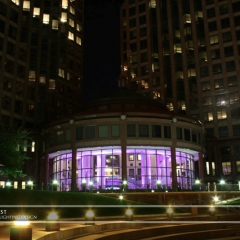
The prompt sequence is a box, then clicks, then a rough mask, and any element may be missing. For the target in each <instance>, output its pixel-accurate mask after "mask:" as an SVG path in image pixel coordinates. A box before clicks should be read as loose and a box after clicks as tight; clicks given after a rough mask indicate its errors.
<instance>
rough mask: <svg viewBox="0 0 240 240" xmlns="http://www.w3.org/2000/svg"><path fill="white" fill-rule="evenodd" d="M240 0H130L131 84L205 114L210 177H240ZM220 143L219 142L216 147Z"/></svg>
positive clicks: (127, 63)
mask: <svg viewBox="0 0 240 240" xmlns="http://www.w3.org/2000/svg"><path fill="white" fill-rule="evenodd" d="M239 19H240V1H239V0H231V1H222V0H201V1H197V0H196V1H190V0H186V1H185V0H180V1H179V0H173V1H168V0H159V1H158V0H125V1H124V3H123V4H122V6H121V23H120V24H121V26H120V28H121V72H122V74H123V75H125V76H126V77H127V78H128V81H129V88H130V89H134V90H135V91H137V92H139V93H142V94H144V95H147V96H149V97H151V98H153V99H161V100H163V101H164V102H165V103H166V105H167V106H168V108H169V109H170V110H171V111H173V112H184V113H185V114H186V115H188V116H192V117H195V118H196V119H200V121H201V122H202V123H203V124H204V126H205V130H206V132H207V133H208V135H209V136H214V137H216V138H217V139H219V141H216V139H215V141H214V143H215V144H214V145H213V144H212V142H211V139H212V138H209V140H210V142H209V144H210V145H209V146H214V150H213V149H211V147H209V150H210V151H209V154H208V151H207V158H206V160H205V161H206V162H205V167H206V172H205V174H206V176H207V178H208V179H209V180H212V179H213V178H225V179H226V181H228V182H232V183H235V182H237V181H239V180H240V158H239V154H238V152H239V147H240V142H239V140H240V139H239V136H240V132H239V129H240V115H239V111H240V101H239V87H240V79H239V77H238V76H239V73H240V63H239V49H240V47H239V46H240V20H239ZM216 142H217V143H218V144H216Z"/></svg>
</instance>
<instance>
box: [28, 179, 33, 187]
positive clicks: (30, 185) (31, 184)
mask: <svg viewBox="0 0 240 240" xmlns="http://www.w3.org/2000/svg"><path fill="white" fill-rule="evenodd" d="M27 186H28V188H29V189H32V188H33V181H31V180H29V181H28V182H27Z"/></svg>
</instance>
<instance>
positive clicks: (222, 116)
mask: <svg viewBox="0 0 240 240" xmlns="http://www.w3.org/2000/svg"><path fill="white" fill-rule="evenodd" d="M217 117H218V119H219V120H220V119H226V118H227V113H226V110H225V109H223V110H221V111H217Z"/></svg>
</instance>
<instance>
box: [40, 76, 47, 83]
mask: <svg viewBox="0 0 240 240" xmlns="http://www.w3.org/2000/svg"><path fill="white" fill-rule="evenodd" d="M39 83H41V84H45V83H46V77H43V76H40V77H39Z"/></svg>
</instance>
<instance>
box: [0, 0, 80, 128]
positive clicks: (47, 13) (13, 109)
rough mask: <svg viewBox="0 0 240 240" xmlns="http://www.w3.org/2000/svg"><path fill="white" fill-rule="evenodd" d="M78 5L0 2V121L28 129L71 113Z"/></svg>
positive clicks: (58, 0) (72, 0)
mask: <svg viewBox="0 0 240 240" xmlns="http://www.w3.org/2000/svg"><path fill="white" fill-rule="evenodd" d="M82 27H83V1H82V0H54V1H49V0H44V1H40V0H29V1H26V0H11V1H8V0H1V1H0V59H1V71H0V83H1V85H0V96H1V98H0V106H1V107H0V111H1V113H0V119H1V122H2V123H4V124H9V125H13V124H18V125H20V126H26V127H34V126H37V125H39V124H42V123H44V122H48V121H49V120H51V119H54V118H58V117H61V116H63V115H65V114H71V113H73V112H74V111H76V107H77V105H78V104H79V103H80V100H81V85H82V82H81V81H82Z"/></svg>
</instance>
